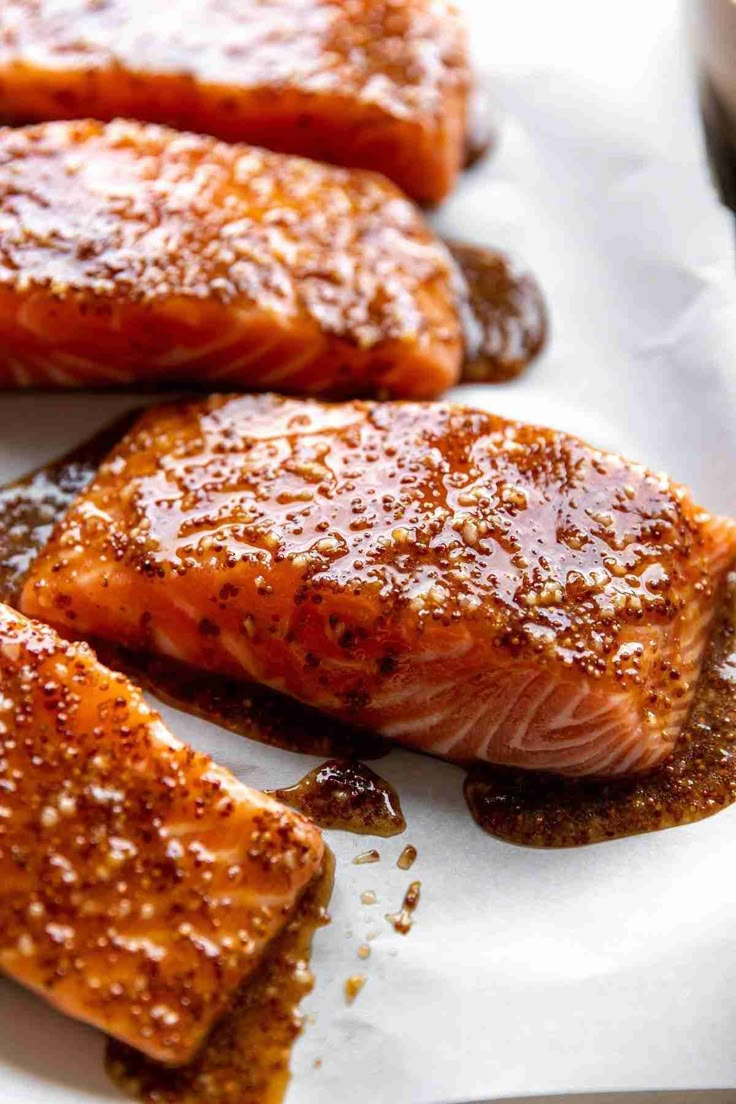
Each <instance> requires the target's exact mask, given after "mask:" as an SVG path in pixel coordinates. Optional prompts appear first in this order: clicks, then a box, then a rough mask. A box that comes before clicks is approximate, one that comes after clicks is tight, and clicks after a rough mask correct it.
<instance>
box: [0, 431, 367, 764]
mask: <svg viewBox="0 0 736 1104" xmlns="http://www.w3.org/2000/svg"><path fill="white" fill-rule="evenodd" d="M134 417H135V415H126V417H125V418H124V419H118V420H116V421H115V422H114V423H113V424H112V425H110V426H108V427H107V428H105V429H103V430H102V431H101V432H100V433H99V434H97V435H96V436H95V437H93V438H91V439H90V440H89V441H87V442H85V443H84V444H83V445H81V446H80V447H79V448H76V449H74V450H73V451H72V452H70V453H69V454H68V455H67V456H64V457H62V458H61V459H60V460H55V461H53V462H51V463H50V464H47V465H46V466H45V467H43V468H39V469H38V471H35V472H32V473H31V474H30V475H28V476H25V477H24V478H22V479H19V480H17V481H16V482H14V483H11V484H9V485H7V486H5V487H0V601H3V602H6V603H7V604H8V605H10V606H15V605H17V601H18V597H19V594H20V590H21V586H22V582H23V577H24V575H25V573H26V572H27V570H28V568H29V567H30V565H31V563H32V561H33V559H34V557H35V555H36V554H37V553H38V552H39V551H40V549H41V548H42V547H43V545H44V544H45V542H46V540H47V539H48V537H49V534H50V532H51V529H52V528H53V526H54V524H55V523H56V522H57V521H59V520H60V519H61V518H62V517H63V516H64V514H65V513H66V511H67V510H68V508H69V506H70V505H71V503H72V502H73V500H74V499H75V498H76V497H77V495H78V494H80V493H81V492H82V491H83V490H84V489H85V488H86V487H87V486H88V484H89V483H90V482H91V480H92V479H93V478H94V475H95V472H96V470H97V467H98V465H99V464H100V462H101V461H102V460H103V459H104V457H105V456H106V455H107V454H108V452H109V451H110V450H111V448H112V447H113V446H114V445H115V444H116V443H117V441H119V439H120V438H121V437H122V436H123V434H124V433H125V432H126V431H127V430H128V429H129V427H130V425H131V424H132V422H133V420H134ZM91 643H92V644H94V646H95V648H96V650H97V653H98V655H99V656H100V659H102V661H103V662H104V663H107V665H108V666H110V667H113V668H115V669H116V670H119V671H123V672H124V673H125V674H128V675H130V676H131V677H132V678H133V679H134V680H135V681H137V682H138V683H139V684H141V685H142V686H144V688H146V689H148V690H150V691H151V692H152V693H153V694H155V695H156V696H157V697H158V698H160V699H161V701H164V702H166V703H167V704H169V705H173V706H174V707H176V708H177V709H181V710H183V711H185V712H188V713H192V714H193V715H195V716H197V717H202V718H203V719H204V720H207V721H211V722H212V723H214V724H219V725H220V726H221V727H223V728H227V729H229V730H230V731H232V732H236V733H238V734H239V735H242V736H247V737H249V738H250V739H251V740H257V741H258V742H259V743H263V744H269V745H270V746H272V747H281V748H285V749H286V750H289V751H300V752H304V753H307V754H310V755H319V756H325V757H327V756H333V757H340V758H345V759H350V758H356V759H357V758H360V759H375V758H380V757H381V756H382V755H385V754H386V753H387V751H388V744H387V743H386V742H385V741H384V740H382V739H381V738H380V737H379V736H376V735H375V734H374V733H371V732H367V731H365V730H364V729H358V728H354V727H352V726H351V725H347V724H343V723H341V722H340V721H337V720H333V719H331V718H330V717H327V716H325V715H324V714H322V713H318V712H317V711H316V710H313V709H309V708H308V707H307V706H303V705H300V704H299V703H298V702H295V701H294V700H293V699H291V698H288V697H286V696H285V695H283V694H279V693H278V692H277V691H275V690H269V689H267V688H266V687H264V686H258V685H254V684H246V683H243V682H240V681H238V680H236V679H228V678H224V677H221V676H218V675H212V674H208V673H206V672H203V671H197V670H193V669H191V668H189V667H187V666H186V665H185V664H182V663H180V662H178V661H177V660H174V659H168V658H166V657H162V656H153V655H142V654H138V653H133V652H131V651H129V650H127V649H125V648H123V647H118V646H115V645H111V644H109V643H107V642H102V641H91Z"/></svg>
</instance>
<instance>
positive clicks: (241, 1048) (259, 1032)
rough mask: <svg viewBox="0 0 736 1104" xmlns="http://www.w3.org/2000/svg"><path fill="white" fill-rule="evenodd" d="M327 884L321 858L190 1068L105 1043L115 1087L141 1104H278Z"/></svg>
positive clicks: (309, 984) (328, 874) (328, 862)
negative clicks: (280, 929)
mask: <svg viewBox="0 0 736 1104" xmlns="http://www.w3.org/2000/svg"><path fill="white" fill-rule="evenodd" d="M333 879H334V858H333V857H332V855H331V854H330V853H329V852H328V853H327V855H326V859H325V864H324V868H323V872H322V874H321V875H319V876H318V877H317V878H316V879H315V881H313V882H312V884H311V885H310V886H309V887H308V888H307V890H306V892H305V893H304V895H303V897H302V899H301V901H300V903H299V905H298V906H297V909H296V911H295V913H294V915H293V916H292V918H291V919H290V920H289V922H288V923H287V925H286V927H285V928H284V930H283V932H282V933H281V935H280V936H279V937H278V938H277V939H276V941H275V942H274V944H273V945H272V946H271V948H270V950H269V952H268V955H267V957H266V958H265V959H264V961H263V963H262V965H261V967H260V969H259V970H258V972H257V973H256V974H255V975H254V976H253V977H252V978H250V979H249V980H248V981H247V982H246V984H245V985H244V986H243V988H242V990H241V991H240V993H239V994H238V996H237V997H236V998H235V1002H234V1005H233V1007H232V1009H231V1010H230V1011H229V1012H228V1013H226V1015H225V1016H224V1017H223V1019H222V1020H221V1021H220V1023H219V1024H218V1025H217V1026H216V1027H215V1028H214V1030H213V1032H212V1034H211V1035H210V1036H209V1039H208V1040H207V1042H206V1043H205V1045H204V1049H203V1050H202V1051H201V1053H200V1055H199V1057H198V1058H196V1059H195V1060H194V1062H191V1063H190V1064H189V1065H187V1066H181V1067H179V1068H177V1069H171V1068H167V1067H166V1066H162V1065H160V1064H158V1063H157V1062H152V1061H151V1060H150V1059H148V1058H146V1057H145V1056H144V1055H143V1054H141V1053H140V1052H139V1051H137V1050H133V1049H131V1048H130V1047H127V1046H125V1045H124V1044H123V1043H119V1042H116V1041H115V1040H112V1039H111V1040H109V1042H108V1047H107V1057H106V1066H107V1071H108V1073H109V1075H110V1077H111V1079H112V1080H113V1081H114V1082H115V1084H116V1085H117V1086H118V1087H119V1088H120V1089H122V1090H123V1091H124V1092H126V1093H127V1094H128V1095H129V1096H132V1097H134V1098H135V1099H138V1100H141V1101H144V1102H145V1104H280V1101H281V1100H283V1097H284V1094H285V1092H286V1089H287V1086H288V1083H289V1077H290V1073H289V1059H290V1054H291V1049H292V1047H293V1045H294V1042H295V1040H296V1039H297V1037H298V1036H299V1034H300V1032H301V1029H302V1016H301V1014H300V1012H299V1005H300V1003H301V1001H302V1000H303V999H304V997H306V996H307V994H308V993H310V992H311V990H312V988H313V986H314V979H313V976H312V974H311V972H310V971H309V968H308V965H307V963H308V962H309V957H310V952H311V946H312V940H313V937H314V933H315V931H316V930H317V929H318V928H320V927H323V926H324V925H325V924H326V923H328V921H329V918H328V916H327V911H326V909H327V904H328V902H329V899H330V895H331V893H332V884H333Z"/></svg>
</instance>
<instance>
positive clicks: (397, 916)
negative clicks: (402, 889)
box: [386, 882, 422, 935]
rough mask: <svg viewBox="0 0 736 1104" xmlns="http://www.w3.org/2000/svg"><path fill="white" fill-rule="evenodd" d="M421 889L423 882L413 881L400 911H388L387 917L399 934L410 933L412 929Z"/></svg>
mask: <svg viewBox="0 0 736 1104" xmlns="http://www.w3.org/2000/svg"><path fill="white" fill-rule="evenodd" d="M421 889H422V883H421V882H412V883H411V885H410V886H409V888H408V889H407V891H406V893H405V895H404V900H403V902H402V904H401V908H400V909H399V911H398V912H387V913H386V919H387V920H388V922H389V924H390V925H391V926H392V927H393V929H394V930H395V931H397V932H398V933H399V935H408V934H409V932H410V931H411V929H412V925H413V923H414V913H415V912H416V910H417V906H418V904H419V899H420V896H421Z"/></svg>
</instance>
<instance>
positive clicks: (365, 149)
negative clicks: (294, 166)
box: [0, 0, 471, 202]
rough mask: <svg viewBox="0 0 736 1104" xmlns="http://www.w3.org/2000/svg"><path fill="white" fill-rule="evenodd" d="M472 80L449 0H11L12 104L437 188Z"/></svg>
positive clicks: (8, 89) (5, 57)
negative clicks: (248, 145)
mask: <svg viewBox="0 0 736 1104" xmlns="http://www.w3.org/2000/svg"><path fill="white" fill-rule="evenodd" d="M470 87H471V80H470V71H469V63H468V44H467V37H466V33H465V29H464V27H463V24H462V22H461V20H460V17H459V15H458V13H457V10H456V8H455V6H454V5H453V4H450V3H446V2H445V0H401V2H399V3H397V0H176V2H170V3H168V4H167V5H165V7H164V8H163V9H161V10H157V12H156V16H155V19H152V12H151V5H150V3H148V2H147V0H104V3H93V2H91V0H64V3H61V4H60V3H59V2H58V0H3V4H2V7H1V8H0V118H3V119H4V121H6V122H12V123H29V122H41V121H44V120H47V119H69V118H79V117H84V116H87V115H89V116H94V117H95V118H98V119H102V120H109V119H112V118H114V117H115V116H118V115H124V116H126V117H129V118H133V119H142V120H144V121H147V122H152V123H168V124H169V125H171V126H175V127H178V128H180V129H186V130H197V131H201V132H203V133H207V134H213V135H215V136H216V137H218V138H223V139H225V140H226V141H231V142H252V143H254V144H255V145H259V146H266V147H267V148H269V149H275V150H280V151H281V152H283V153H297V154H302V155H304V156H307V157H314V158H316V159H317V160H321V161H332V162H335V163H336V164H340V165H348V166H350V167H354V168H364V169H374V170H379V171H380V172H383V173H385V174H386V175H387V176H389V177H390V178H391V179H393V180H394V181H395V182H396V183H397V184H398V185H400V187H402V188H403V189H404V190H405V191H406V192H408V193H409V195H411V196H413V197H414V198H415V199H417V200H420V201H426V202H437V201H439V200H441V199H443V198H444V197H445V196H446V195H447V193H448V192H449V191H450V190H451V189H452V187H453V185H454V183H455V180H456V178H457V175H458V173H459V171H460V169H461V167H462V163H463V158H464V152H465V138H466V130H467V124H468V101H469V93H470Z"/></svg>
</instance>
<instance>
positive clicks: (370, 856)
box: [353, 847, 381, 866]
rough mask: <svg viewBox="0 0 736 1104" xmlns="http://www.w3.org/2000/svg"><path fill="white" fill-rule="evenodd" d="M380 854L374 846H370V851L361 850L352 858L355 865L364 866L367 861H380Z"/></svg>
mask: <svg viewBox="0 0 736 1104" xmlns="http://www.w3.org/2000/svg"><path fill="white" fill-rule="evenodd" d="M380 859H381V856H380V854H379V852H378V851H376V849H375V847H372V848H371V850H370V851H363V852H362V854H360V855H356V856H355V858H354V859H353V863H354V865H355V866H365V865H366V864H367V863H377V862H380Z"/></svg>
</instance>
